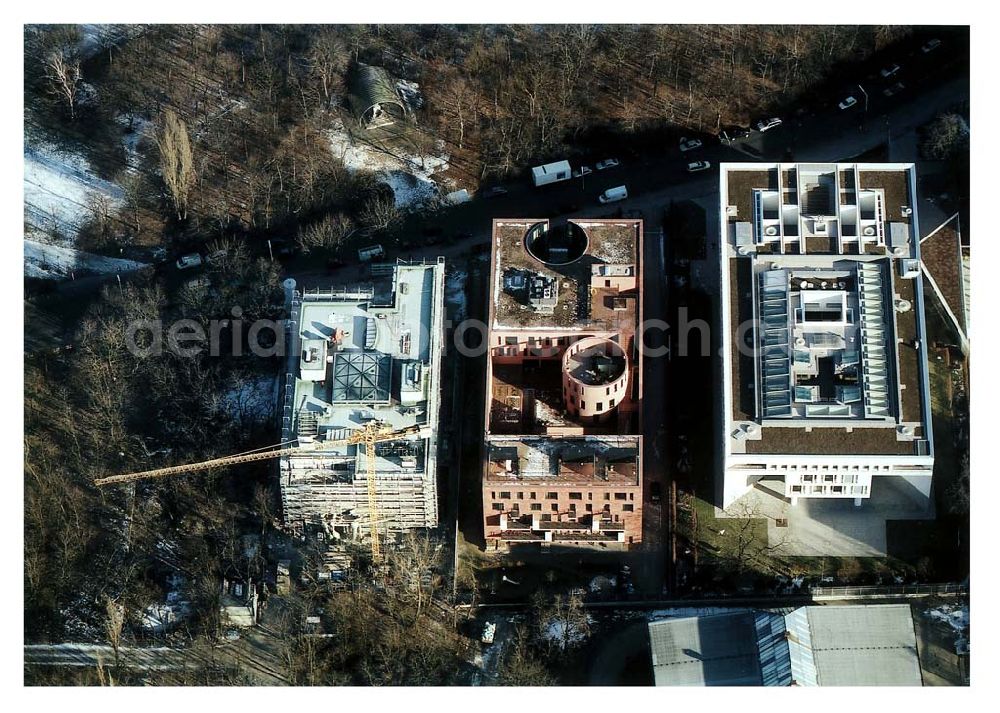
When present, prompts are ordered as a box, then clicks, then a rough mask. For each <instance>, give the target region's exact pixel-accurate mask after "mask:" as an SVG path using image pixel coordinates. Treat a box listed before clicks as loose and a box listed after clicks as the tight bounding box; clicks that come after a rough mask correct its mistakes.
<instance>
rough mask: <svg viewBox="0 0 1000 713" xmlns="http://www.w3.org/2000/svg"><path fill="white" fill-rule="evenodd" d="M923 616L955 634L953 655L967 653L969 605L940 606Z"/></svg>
mask: <svg viewBox="0 0 1000 713" xmlns="http://www.w3.org/2000/svg"><path fill="white" fill-rule="evenodd" d="M924 616H926V617H927V618H928V619H933V620H934V621H939V622H941V623H943V624H946V625H948V626H950V627H951V628H952V630H953V631H954V632H955V653H957V654H967V653H969V605H968V604H942V605H941V606H939V607H937V608H935V609H930V610H928V611H926V612H924Z"/></svg>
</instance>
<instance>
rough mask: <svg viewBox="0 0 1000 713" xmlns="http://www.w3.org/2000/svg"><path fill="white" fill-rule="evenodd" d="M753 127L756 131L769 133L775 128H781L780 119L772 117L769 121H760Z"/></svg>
mask: <svg viewBox="0 0 1000 713" xmlns="http://www.w3.org/2000/svg"><path fill="white" fill-rule="evenodd" d="M755 126H756V127H757V131H759V132H761V133H764V132H765V131H769V130H770V129H773V128H774V127H776V126H781V119H779V118H778V117H776V116H772V117H771V118H770V119H761V120H760V121H758V122H757V123H756V125H755Z"/></svg>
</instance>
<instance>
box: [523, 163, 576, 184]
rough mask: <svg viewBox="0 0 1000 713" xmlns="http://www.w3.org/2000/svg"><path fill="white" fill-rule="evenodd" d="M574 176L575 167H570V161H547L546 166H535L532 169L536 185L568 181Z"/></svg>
mask: <svg viewBox="0 0 1000 713" xmlns="http://www.w3.org/2000/svg"><path fill="white" fill-rule="evenodd" d="M572 177H573V169H572V168H570V165H569V161H556V162H555V163H547V164H545V165H544V166H535V167H534V168H532V169H531V178H532V180H533V181H534V182H535V186H536V187H537V186H544V185H547V184H549V183H557V182H559V181H568V180H569V179H570V178H572Z"/></svg>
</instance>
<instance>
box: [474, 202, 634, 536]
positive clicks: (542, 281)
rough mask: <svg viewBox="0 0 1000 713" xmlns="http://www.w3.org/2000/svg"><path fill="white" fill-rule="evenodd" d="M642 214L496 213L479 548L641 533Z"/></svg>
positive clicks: (488, 334) (491, 277)
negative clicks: (554, 216)
mask: <svg viewBox="0 0 1000 713" xmlns="http://www.w3.org/2000/svg"><path fill="white" fill-rule="evenodd" d="M641 254H642V222H641V221H637V220H586V221H583V220H578V221H569V222H567V223H563V224H559V225H552V224H550V223H549V221H546V220H496V221H494V223H493V246H492V266H491V275H490V289H491V299H490V314H489V324H488V333H487V340H488V344H489V355H488V359H487V371H486V384H485V386H486V393H487V405H486V414H485V420H486V437H485V439H484V453H483V481H482V482H483V487H482V491H483V511H484V522H483V525H484V531H485V537H486V543H487V547H488V548H490V549H507V548H509V547H510V546H511V545H515V544H534V545H538V546H542V547H550V546H553V545H560V546H597V547H610V548H615V549H624V548H628V547H629V546H630V545H633V544H636V543H638V542H639V541H640V540H641V536H642V437H641V435H640V434H641V432H642V431H641V411H642V409H641V406H642V387H641V382H642V355H641V353H640V350H639V344H638V328H639V325H640V323H641V319H642V300H641V294H642V278H641V274H642V273H641V265H640V259H639V256H640V255H641Z"/></svg>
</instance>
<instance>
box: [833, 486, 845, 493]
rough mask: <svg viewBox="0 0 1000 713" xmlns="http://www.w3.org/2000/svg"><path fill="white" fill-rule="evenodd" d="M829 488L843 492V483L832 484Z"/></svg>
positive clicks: (836, 491)
mask: <svg viewBox="0 0 1000 713" xmlns="http://www.w3.org/2000/svg"><path fill="white" fill-rule="evenodd" d="M831 490H833V492H835V493H842V492H844V486H843V485H834V486H833V487H832V488H831Z"/></svg>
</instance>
